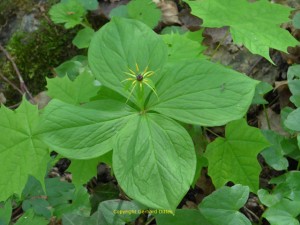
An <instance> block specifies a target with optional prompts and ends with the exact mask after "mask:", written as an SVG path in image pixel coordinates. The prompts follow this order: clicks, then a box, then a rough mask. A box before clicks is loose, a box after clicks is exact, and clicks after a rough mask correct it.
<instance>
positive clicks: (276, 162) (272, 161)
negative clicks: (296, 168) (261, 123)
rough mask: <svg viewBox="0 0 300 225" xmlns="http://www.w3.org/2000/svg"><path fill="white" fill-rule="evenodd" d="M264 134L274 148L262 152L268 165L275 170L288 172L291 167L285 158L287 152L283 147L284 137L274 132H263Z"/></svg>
mask: <svg viewBox="0 0 300 225" xmlns="http://www.w3.org/2000/svg"><path fill="white" fill-rule="evenodd" d="M262 133H263V135H264V136H265V138H266V139H267V140H268V141H269V142H270V144H272V146H270V147H268V148H267V149H265V150H263V151H262V152H261V155H262V156H263V157H264V159H265V160H266V163H267V164H268V165H270V166H271V167H272V168H273V169H275V170H286V169H287V168H288V166H289V162H288V160H287V159H286V158H285V157H284V154H285V152H284V150H283V149H282V146H281V143H282V141H283V140H284V137H283V136H281V135H279V134H277V133H275V132H274V131H272V130H263V131H262Z"/></svg>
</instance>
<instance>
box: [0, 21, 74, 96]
mask: <svg viewBox="0 0 300 225" xmlns="http://www.w3.org/2000/svg"><path fill="white" fill-rule="evenodd" d="M75 34H76V30H72V31H70V30H65V29H64V28H62V27H59V26H55V25H53V24H49V22H47V20H45V19H44V20H42V21H41V24H40V26H39V29H38V30H36V31H34V32H32V33H24V32H16V33H14V35H13V36H12V37H11V39H10V40H9V42H8V44H7V46H6V49H7V50H8V52H9V53H10V54H11V55H12V56H13V58H14V59H15V63H16V64H17V66H18V68H19V70H20V72H21V74H22V76H23V78H24V81H25V83H26V84H27V86H28V88H29V90H30V91H31V92H32V93H33V94H34V95H35V94H37V93H39V92H40V91H43V90H44V89H45V85H46V79H45V77H51V76H52V75H53V72H52V71H53V68H54V67H56V66H58V65H60V64H61V63H62V62H64V61H65V60H67V59H70V58H72V57H73V56H74V55H77V54H79V52H78V50H77V49H76V48H75V47H74V46H72V44H71V43H72V39H73V37H74V36H75ZM0 70H1V71H2V72H3V73H4V75H5V76H6V77H8V78H9V79H13V80H14V82H15V83H16V84H18V81H17V79H16V76H15V71H14V70H13V67H12V66H11V63H10V62H9V61H6V62H5V63H4V64H2V66H1V68H0ZM6 96H7V95H6ZM13 97H14V98H15V96H13ZM7 99H8V100H10V97H9V96H8V97H7ZM15 100H16V102H17V101H19V99H14V101H11V102H15Z"/></svg>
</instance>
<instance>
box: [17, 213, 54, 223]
mask: <svg viewBox="0 0 300 225" xmlns="http://www.w3.org/2000/svg"><path fill="white" fill-rule="evenodd" d="M48 224H49V220H46V219H45V218H44V217H41V216H37V215H35V214H34V212H33V210H28V211H26V212H25V213H24V214H23V215H22V216H21V218H20V219H18V221H17V222H16V223H15V225H48Z"/></svg>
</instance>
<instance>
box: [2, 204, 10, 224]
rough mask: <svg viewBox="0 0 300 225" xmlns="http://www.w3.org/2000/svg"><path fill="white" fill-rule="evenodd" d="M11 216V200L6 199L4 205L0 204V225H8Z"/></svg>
mask: <svg viewBox="0 0 300 225" xmlns="http://www.w3.org/2000/svg"><path fill="white" fill-rule="evenodd" d="M11 215H12V204H11V200H10V199H8V200H7V201H6V202H4V203H0V224H1V225H9V222H10V219H11Z"/></svg>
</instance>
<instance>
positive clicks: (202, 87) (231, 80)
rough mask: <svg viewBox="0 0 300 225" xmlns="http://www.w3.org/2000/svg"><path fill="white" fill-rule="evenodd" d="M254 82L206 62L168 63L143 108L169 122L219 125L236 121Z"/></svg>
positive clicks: (241, 115)
mask: <svg viewBox="0 0 300 225" xmlns="http://www.w3.org/2000/svg"><path fill="white" fill-rule="evenodd" d="M256 84H257V81H255V80H253V79H250V78H248V77H247V76H245V75H242V74H240V73H238V72H235V71H233V70H230V69H227V68H225V67H223V66H221V65H217V64H214V63H211V62H209V61H206V60H192V61H187V62H185V61H184V62H178V63H177V64H172V65H171V66H169V67H168V68H166V69H165V70H164V73H163V74H162V78H161V80H160V81H159V83H158V84H157V85H156V88H157V90H156V92H157V95H158V98H159V99H157V97H156V96H155V95H153V94H152V96H151V98H150V100H149V102H148V105H147V107H148V108H150V109H151V110H155V111H157V112H159V113H162V114H165V115H167V116H169V117H171V118H173V119H176V120H179V121H182V122H185V123H190V124H197V125H202V126H220V125H224V124H226V123H228V122H229V121H232V120H236V119H240V118H241V117H243V116H244V115H245V113H246V112H247V110H248V107H249V106H250V104H251V101H252V98H253V95H254V91H255V86H256Z"/></svg>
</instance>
